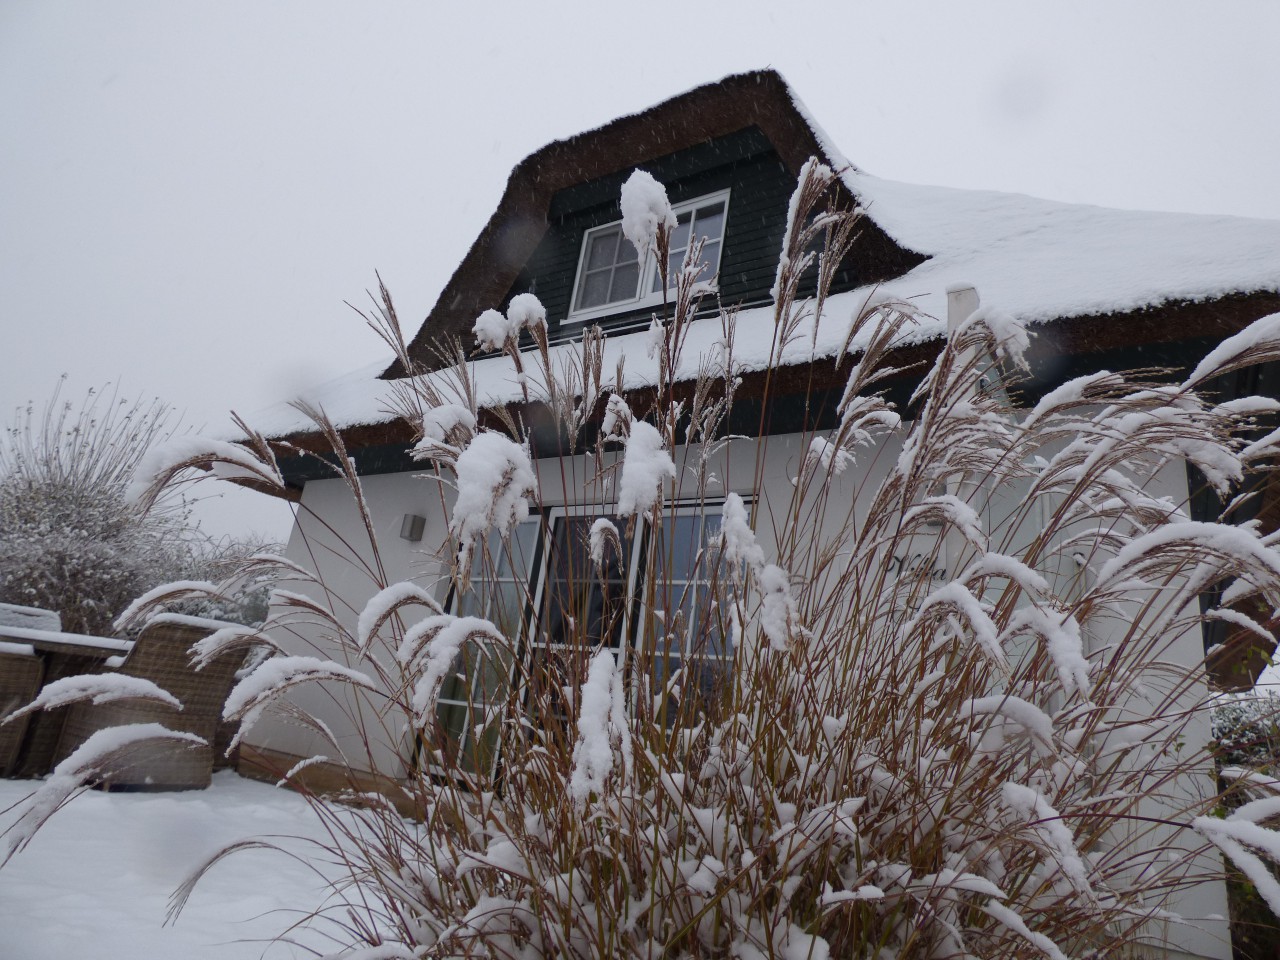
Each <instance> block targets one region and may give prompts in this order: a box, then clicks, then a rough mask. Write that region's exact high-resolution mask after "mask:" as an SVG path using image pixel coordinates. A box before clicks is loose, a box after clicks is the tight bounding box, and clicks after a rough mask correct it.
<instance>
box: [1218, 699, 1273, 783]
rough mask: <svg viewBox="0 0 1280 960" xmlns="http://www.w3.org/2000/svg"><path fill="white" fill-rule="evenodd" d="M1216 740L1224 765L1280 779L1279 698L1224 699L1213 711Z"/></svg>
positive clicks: (1220, 758)
mask: <svg viewBox="0 0 1280 960" xmlns="http://www.w3.org/2000/svg"><path fill="white" fill-rule="evenodd" d="M1213 739H1214V741H1215V742H1216V743H1217V745H1218V758H1219V761H1220V762H1221V763H1223V764H1224V765H1230V766H1235V767H1258V768H1263V769H1266V770H1269V771H1271V772H1272V773H1273V774H1275V775H1278V776H1280V696H1276V695H1274V694H1266V693H1256V694H1244V695H1231V696H1224V697H1223V698H1222V699H1221V701H1220V702H1218V703H1217V704H1216V705H1215V706H1214V708H1213Z"/></svg>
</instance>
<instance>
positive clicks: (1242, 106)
mask: <svg viewBox="0 0 1280 960" xmlns="http://www.w3.org/2000/svg"><path fill="white" fill-rule="evenodd" d="M826 6H827V8H826V9H824V8H823V5H822V4H813V3H810V4H805V5H795V7H794V8H791V7H789V6H788V5H784V4H779V3H751V2H741V0H739V2H733V3H721V4H698V3H696V2H694V3H690V2H683V3H671V4H668V3H659V2H647V3H633V4H619V5H616V6H611V5H606V4H602V3H599V2H596V3H592V4H585V3H584V4H569V3H561V4H547V3H529V2H527V0H525V2H518V3H500V2H495V0H486V2H483V3H450V4H448V5H444V4H439V5H437V4H428V3H414V4H409V3H349V4H333V3H319V2H314V0H306V2H302V0H298V2H288V3H285V2H274V3H272V2H228V0H218V2H212V0H209V2H203V3H194V2H190V3H188V2H178V0H153V2H144V0H115V2H105V0H92V2H83V3H59V2H55V0H0V116H3V117H4V122H3V123H2V124H0V311H3V313H0V325H2V329H3V334H4V339H3V346H2V347H0V411H3V412H4V414H5V419H6V420H7V419H8V411H10V410H11V409H12V408H13V407H14V406H16V405H17V404H19V403H22V402H24V401H26V400H28V399H36V400H39V399H41V398H43V397H46V396H48V394H49V393H50V392H51V390H52V388H53V385H54V382H55V380H56V378H57V377H58V375H59V374H61V373H64V372H65V373H67V374H69V377H70V383H71V388H72V390H73V391H79V390H82V389H84V388H85V387H88V386H91V385H95V384H99V383H101V382H103V381H106V380H117V379H118V380H120V381H121V382H122V383H123V384H124V389H125V391H126V392H131V393H146V394H148V395H152V394H154V395H158V396H160V397H162V398H163V399H165V400H167V401H169V402H171V403H173V404H174V405H176V406H177V407H178V408H180V409H183V410H185V411H186V419H187V421H188V422H189V423H192V424H195V425H197V426H199V425H206V426H208V427H209V428H211V429H215V430H217V429H223V430H225V429H226V428H227V427H228V421H227V419H226V411H228V410H231V409H235V410H237V411H240V412H242V413H245V414H249V415H250V416H251V415H252V412H253V411H254V410H256V409H259V408H262V407H264V406H267V405H269V404H271V403H273V402H275V401H278V400H284V399H288V398H290V397H292V396H296V395H297V394H298V393H299V392H304V391H305V390H306V389H307V387H308V386H314V385H316V384H318V383H320V382H323V381H324V380H327V379H329V378H331V377H333V376H335V375H338V374H340V373H342V372H345V371H346V370H348V369H350V368H352V367H354V366H359V365H361V364H363V363H367V362H368V361H370V360H372V359H375V358H376V357H377V356H379V355H380V350H379V347H378V343H377V342H376V340H375V339H374V338H373V336H372V334H370V333H369V332H368V331H366V330H364V329H362V327H361V324H360V322H359V319H358V318H357V317H356V315H355V314H354V313H353V312H352V310H351V309H350V308H349V307H347V306H346V305H344V301H350V302H352V303H356V304H362V303H364V302H367V301H366V294H365V291H366V290H367V289H368V288H370V287H371V286H373V284H374V283H375V282H376V281H375V271H380V272H381V274H382V277H383V278H384V279H385V280H386V282H387V284H388V286H389V287H390V289H391V291H392V293H393V295H394V296H395V298H396V300H397V303H398V306H399V309H400V313H401V316H402V318H403V319H404V320H405V321H406V323H408V324H409V325H411V326H416V321H417V320H419V319H420V318H421V317H422V316H423V315H425V313H426V312H427V311H428V309H430V306H431V304H432V302H433V300H434V297H435V295H436V294H437V293H438V292H439V290H440V288H441V287H442V286H443V284H444V283H445V281H446V280H447V279H448V278H449V275H450V274H451V273H452V271H453V269H454V267H455V266H456V265H457V263H458V262H459V260H460V259H461V257H462V255H463V254H464V253H465V251H466V250H467V248H468V247H469V246H470V244H471V242H472V240H473V239H474V237H475V235H476V233H477V232H478V231H479V229H480V228H481V227H482V226H483V224H484V222H485V221H486V219H487V218H488V216H489V214H490V213H491V212H492V211H493V209H494V207H495V206H496V204H497V201H498V198H499V196H500V195H501V192H502V189H503V186H504V184H505V182H506V177H507V174H508V173H509V172H510V169H511V167H512V166H513V165H514V164H515V163H517V162H518V161H519V160H520V159H521V158H522V157H524V156H525V155H526V154H528V153H530V152H531V151H533V150H536V149H537V148H539V147H540V146H542V145H543V144H545V143H547V142H549V141H551V140H554V139H558V138H561V137H565V136H569V135H572V134H573V133H576V132H579V131H581V130H584V129H587V128H590V127H593V126H598V125H599V124H602V123H605V122H608V121H609V120H611V119H613V118H614V117H616V116H619V115H621V114H624V113H629V112H633V111H636V110H639V109H642V108H644V107H646V106H648V105H650V104H652V103H655V102H657V101H659V100H662V99H664V98H666V97H668V96H671V95H672V94H675V93H678V92H680V91H682V90H685V89H688V88H689V87H693V86H697V85H699V84H701V83H705V82H708V81H711V80H714V79H716V78H718V77H720V76H723V75H725V74H727V73H732V72H739V71H742V70H749V69H756V68H760V67H765V66H772V67H774V68H776V69H778V70H780V71H781V72H782V73H783V74H784V76H786V77H787V79H788V80H789V81H790V82H791V84H792V85H793V86H794V87H795V89H796V90H797V91H798V93H799V95H800V96H801V98H802V99H804V100H805V102H806V103H807V104H808V106H809V107H810V109H811V110H812V112H813V113H814V115H815V116H816V117H817V118H818V121H819V122H820V123H821V124H822V125H823V126H824V127H825V128H826V129H827V131H828V132H829V133H830V134H831V136H832V138H833V139H834V140H835V142H836V143H837V144H838V145H839V147H840V148H841V149H842V150H843V151H844V153H845V154H846V155H847V156H848V157H849V158H850V159H851V160H852V161H853V162H854V163H856V164H858V165H859V166H861V167H862V168H863V169H866V170H868V171H870V172H872V173H875V174H878V175H880V176H884V177H890V178H894V179H899V180H908V181H915V182H921V183H935V184H944V185H948V186H956V187H975V188H987V189H999V190H1009V191H1016V192H1022V193H1030V194H1035V195H1038V196H1043V197H1050V198H1054V199H1060V200H1067V201H1073V202H1081V203H1097V204H1105V205H1109V206H1118V207H1129V208H1141V209H1161V210H1181V211H1190V212H1204V213H1231V214H1238V215H1241V216H1255V217H1268V218H1275V219H1280V176H1277V171H1278V170H1280V123H1278V122H1277V121H1278V120H1280V56H1277V54H1276V51H1277V49H1280V4H1278V3H1275V2H1270V0H1260V2H1234V3H1224V4H1212V5H1211V4H1205V3H1203V2H1195V3H1175V2H1171V0H1156V2H1150V3H1137V2H1130V3H1116V2H1104V3H1090V2H1083V0H1071V2H1069V3H1061V4H1058V5H1056V6H1055V7H1053V8H1050V7H1049V6H1048V5H1047V4H1044V3H1025V2H1013V3H982V4H969V3H966V4H957V3H950V2H946V3H938V4H932V5H926V4H921V3H902V2H887V3H883V4H873V3H840V4H835V3H833V4H829V5H826ZM792 9H794V10H796V11H798V12H791V10H792ZM1277 256H1280V251H1278V252H1277ZM409 332H410V333H412V330H410V331H409ZM206 517H207V519H206V523H207V524H208V525H209V526H210V527H211V528H212V529H214V530H216V531H217V532H229V531H235V530H238V529H243V528H245V527H256V528H260V529H264V530H267V531H268V532H272V533H274V534H276V535H278V536H283V535H284V533H285V532H286V530H287V523H288V514H287V512H285V511H284V510H282V509H281V508H279V507H278V506H276V505H273V504H270V503H269V502H268V501H266V500H265V499H264V498H261V497H257V496H253V495H247V494H246V495H243V496H240V497H238V498H237V499H236V500H235V501H234V503H231V504H228V503H227V502H225V501H224V502H223V503H222V504H220V505H215V507H213V508H210V509H209V510H208V511H207V512H206Z"/></svg>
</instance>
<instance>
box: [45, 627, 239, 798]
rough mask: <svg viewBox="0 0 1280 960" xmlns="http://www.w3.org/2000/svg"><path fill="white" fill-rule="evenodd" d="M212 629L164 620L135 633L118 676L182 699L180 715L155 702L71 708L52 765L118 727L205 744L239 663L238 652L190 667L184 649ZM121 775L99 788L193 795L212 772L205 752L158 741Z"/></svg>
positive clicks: (207, 748) (209, 752)
mask: <svg viewBox="0 0 1280 960" xmlns="http://www.w3.org/2000/svg"><path fill="white" fill-rule="evenodd" d="M219 626H229V624H219V623H217V622H216V621H209V620H197V619H195V618H191V617H177V616H164V617H159V618H157V619H156V620H153V621H152V622H151V623H149V624H148V625H147V626H146V627H144V628H143V630H142V633H141V634H139V635H138V639H137V641H136V642H135V643H134V645H133V649H132V650H130V651H129V655H128V656H127V657H125V660H124V663H123V664H122V665H121V667H120V669H119V672H120V673H122V674H124V675H125V676H132V677H143V678H145V679H147V680H150V681H152V682H153V683H156V684H158V685H159V686H160V687H162V688H163V689H165V690H167V691H169V693H171V694H173V695H174V696H175V697H177V698H178V699H179V700H181V701H182V704H183V709H182V710H181V711H178V710H174V709H173V708H172V707H168V706H165V705H163V704H155V703H149V702H144V701H129V700H122V701H117V702H113V703H104V704H99V705H93V704H77V705H76V706H74V707H72V708H71V710H70V713H69V715H68V717H67V722H66V725H65V726H64V727H63V730H62V740H61V741H60V743H59V744H58V753H57V758H58V760H61V759H63V758H64V757H66V756H68V755H69V754H70V753H71V752H72V751H73V750H75V749H76V748H77V747H79V746H80V745H81V744H82V743H84V742H85V740H87V739H88V738H89V737H90V736H91V735H92V734H93V733H95V732H96V731H98V730H101V729H103V728H105V727H114V726H119V725H121V724H126V723H159V724H162V725H163V726H165V727H168V728H169V729H170V730H186V731H188V732H190V733H194V734H196V735H197V736H199V737H202V738H204V740H205V741H206V743H207V744H212V743H213V742H214V739H215V737H216V735H217V731H218V722H219V720H220V719H221V717H222V705H223V704H224V703H225V702H226V699H227V695H228V694H229V693H230V692H231V687H232V686H233V685H234V683H235V675H236V671H237V670H238V669H239V668H240V665H241V663H242V662H243V661H244V651H243V649H241V650H239V651H236V652H233V653H228V654H226V655H224V656H221V657H218V658H217V659H215V660H214V661H213V662H212V663H210V664H209V665H208V666H207V667H205V668H204V669H203V670H199V671H197V670H196V669H195V668H194V667H192V666H191V662H190V661H191V656H190V653H189V650H190V649H191V645H192V644H193V643H195V642H196V641H197V640H199V639H201V638H202V637H205V636H208V635H209V634H210V633H212V632H213V631H214V630H216V629H217V628H218V627H219ZM130 756H131V760H130V762H129V764H128V766H127V767H126V768H125V769H122V770H121V771H120V772H118V773H116V774H113V775H111V776H110V777H107V778H105V779H104V780H103V781H102V783H101V786H102V787H104V788H105V789H133V790H200V789H203V788H204V787H207V786H208V785H209V781H210V779H211V777H212V773H213V749H212V747H210V746H207V745H206V746H199V747H186V746H183V745H181V744H176V743H160V744H156V745H155V746H154V747H152V748H150V749H149V750H145V751H143V752H136V751H135V752H134V753H132V754H131V755H130Z"/></svg>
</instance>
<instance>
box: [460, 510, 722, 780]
mask: <svg viewBox="0 0 1280 960" xmlns="http://www.w3.org/2000/svg"><path fill="white" fill-rule="evenodd" d="M601 516H604V517H605V518H606V519H609V520H611V521H612V522H613V524H614V527H615V528H616V530H617V531H618V534H619V541H620V542H619V543H614V542H608V543H606V544H605V547H604V550H603V555H602V557H601V560H602V562H601V564H600V565H599V567H598V568H597V565H596V562H595V561H594V560H593V559H592V557H591V528H592V525H593V524H594V523H595V522H596V520H597V519H598V518H600V517H601ZM719 530H720V516H719V512H718V508H716V507H712V508H706V507H697V508H693V507H689V508H675V509H673V510H671V511H670V512H669V513H667V514H666V515H665V516H664V517H663V519H662V523H661V526H660V528H649V529H645V528H644V527H642V526H641V525H640V523H639V522H637V523H635V524H631V525H628V523H627V521H626V520H624V519H623V518H621V517H610V516H608V515H607V514H602V512H601V511H599V510H593V511H590V512H587V511H583V510H578V511H570V510H563V509H555V510H550V511H548V512H547V513H546V514H545V515H543V516H541V517H539V518H536V519H530V520H528V521H526V522H525V523H522V524H520V525H519V526H518V527H517V528H516V530H515V531H514V533H513V534H512V537H511V543H510V546H509V547H508V546H506V545H504V544H503V543H502V541H501V540H500V539H499V538H498V537H496V536H495V537H490V538H489V540H488V542H487V543H486V544H485V546H484V550H485V551H487V553H488V558H489V559H488V562H487V565H485V564H484V563H483V562H482V560H481V551H479V550H478V551H476V557H475V559H474V560H473V567H472V581H471V582H472V585H471V589H470V590H469V591H468V592H466V593H465V594H461V595H459V596H457V597H456V598H455V599H454V601H453V604H452V612H453V613H454V614H456V615H458V616H480V617H485V618H487V619H489V620H491V621H493V623H494V624H495V625H496V626H497V627H498V629H499V630H500V631H501V632H502V633H503V635H504V636H506V637H507V638H508V640H509V643H508V644H507V645H506V646H505V647H504V648H503V649H501V650H498V649H494V648H492V647H490V646H488V645H482V644H478V643H473V644H470V645H468V647H467V648H466V649H464V651H463V653H462V656H461V658H460V660H459V663H458V665H457V669H456V670H455V672H454V673H453V674H452V675H451V676H450V677H449V678H448V679H447V680H446V682H445V684H444V686H443V688H442V689H441V694H440V699H439V705H438V709H437V719H438V723H439V728H440V731H441V732H442V733H443V734H444V741H445V751H446V755H447V759H448V760H449V761H450V762H451V764H456V765H457V766H458V767H459V768H461V769H463V770H470V771H475V770H480V769H489V768H491V767H492V765H493V763H494V761H495V759H496V747H497V741H498V737H497V733H498V728H497V724H498V722H500V714H501V712H502V708H503V707H504V706H506V705H507V704H508V703H512V702H515V703H519V704H521V705H522V707H523V709H525V710H527V711H528V712H529V713H528V716H527V717H526V719H527V720H528V721H529V722H530V723H531V724H533V725H534V727H535V728H537V729H549V728H552V727H556V726H559V727H560V728H561V729H564V730H566V731H567V730H569V729H570V727H569V724H570V723H571V722H572V719H573V714H574V705H573V704H572V703H571V702H569V699H568V697H569V696H570V695H571V693H572V691H574V690H576V689H577V687H578V686H579V685H580V684H581V683H582V681H583V680H584V679H585V676H586V670H587V667H588V665H589V662H590V658H591V656H592V655H593V654H594V653H595V651H596V650H597V649H598V648H599V647H600V645H601V644H605V645H607V646H609V647H612V648H614V650H615V656H616V657H617V658H618V660H619V662H623V663H627V662H629V661H634V664H635V665H636V667H637V668H638V671H642V675H643V677H644V678H647V682H643V683H642V682H641V680H642V675H641V673H640V672H637V670H632V674H631V675H632V681H633V686H641V687H643V688H644V689H645V690H647V691H649V692H651V693H658V692H660V691H662V690H663V689H665V688H666V687H667V685H668V683H669V681H671V680H672V679H673V678H675V679H676V681H677V685H678V686H679V687H680V689H681V692H682V697H681V699H682V700H683V701H685V702H686V703H688V702H693V701H695V700H697V699H698V698H708V697H710V696H712V695H713V693H714V692H715V691H716V690H718V689H719V684H720V683H721V682H722V681H723V680H724V678H725V677H727V676H728V672H729V669H730V666H731V662H732V650H731V649H729V642H728V638H727V637H726V636H725V634H724V631H723V629H722V626H721V618H720V616H719V611H717V610H716V609H715V608H714V604H713V602H712V600H711V595H712V591H711V584H712V580H713V577H714V570H715V556H714V551H713V550H712V549H711V543H712V541H713V540H714V538H715V536H716V535H717V534H718V533H719ZM484 570H488V571H490V572H489V573H485V572H484ZM648 572H652V573H653V578H652V580H650V579H649V578H648V577H647V576H646V575H645V574H646V573H648ZM641 625H643V626H645V627H647V629H641V628H640V626H641ZM516 650H518V651H519V652H520V657H521V661H522V662H521V663H520V664H516V663H514V662H513V659H512V658H513V653H512V652H513V651H516ZM676 671H681V673H680V674H679V676H678V677H676ZM513 682H514V683H520V684H522V685H523V686H522V687H521V688H520V689H514V690H513V688H512V684H513ZM695 692H696V693H695ZM513 697H514V698H515V699H514V700H512V698H513ZM535 705H536V706H535Z"/></svg>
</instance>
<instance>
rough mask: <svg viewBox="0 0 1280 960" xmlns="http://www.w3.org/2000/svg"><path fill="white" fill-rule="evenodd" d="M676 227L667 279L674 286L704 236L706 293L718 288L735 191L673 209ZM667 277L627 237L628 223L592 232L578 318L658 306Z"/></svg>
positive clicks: (577, 297) (585, 242) (577, 291)
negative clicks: (731, 197)
mask: <svg viewBox="0 0 1280 960" xmlns="http://www.w3.org/2000/svg"><path fill="white" fill-rule="evenodd" d="M672 209H673V211H674V212H675V215H676V229H675V232H674V233H672V235H671V250H670V254H669V257H668V269H667V279H668V282H669V283H670V285H671V286H672V287H674V285H675V283H674V281H675V277H676V274H677V273H678V272H679V270H680V268H681V267H682V266H683V264H684V258H685V254H686V253H687V252H688V249H689V245H690V243H691V242H692V241H693V239H694V238H697V237H702V238H704V241H705V242H704V244H703V247H702V260H703V263H704V266H703V269H702V272H701V274H700V275H699V277H698V280H699V283H700V284H705V289H708V290H710V289H714V287H715V281H716V275H717V274H718V273H719V271H720V252H721V248H722V247H723V246H724V226H725V221H726V219H727V216H726V215H727V213H728V210H729V191H728V190H722V191H721V192H719V193H714V194H711V195H709V196H705V197H699V198H698V199H696V200H691V201H689V202H687V203H682V204H679V205H676V206H673V207H672ZM662 295H663V290H662V273H661V271H659V270H658V264H657V262H656V260H655V259H654V257H653V255H652V254H646V255H645V257H644V258H643V260H642V259H641V257H640V256H639V254H638V253H637V251H636V248H635V247H634V246H632V245H631V241H630V240H628V239H627V238H626V237H624V236H623V235H622V221H621V220H619V221H615V222H614V223H609V224H605V225H604V226H602V227H596V228H594V229H592V230H588V231H587V232H586V234H585V235H584V236H583V238H582V252H581V254H580V256H579V259H578V279H577V282H576V283H575V284H574V295H573V310H572V311H571V312H570V317H571V318H572V319H574V320H589V319H591V318H593V317H601V316H605V315H606V314H610V313H618V312H619V311H620V310H628V309H634V308H640V307H647V306H652V305H655V304H659V303H661V302H662Z"/></svg>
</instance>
